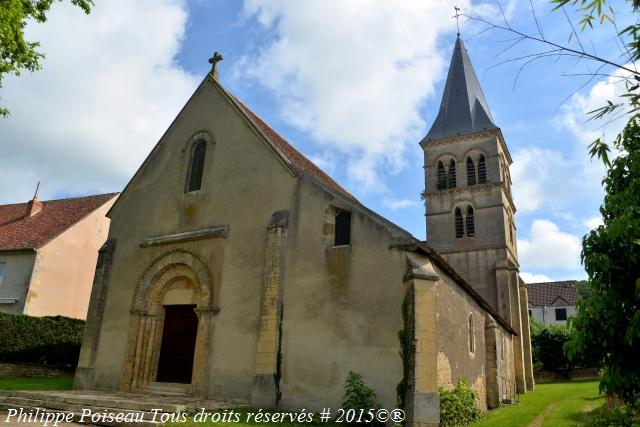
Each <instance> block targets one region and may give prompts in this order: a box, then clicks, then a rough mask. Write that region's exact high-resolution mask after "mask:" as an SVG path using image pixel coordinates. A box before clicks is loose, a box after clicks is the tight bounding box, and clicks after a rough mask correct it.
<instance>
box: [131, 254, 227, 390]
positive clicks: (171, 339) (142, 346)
mask: <svg viewBox="0 0 640 427" xmlns="http://www.w3.org/2000/svg"><path fill="white" fill-rule="evenodd" d="M212 297H213V283H212V280H211V275H210V274H209V271H208V269H207V267H206V265H205V264H204V262H203V261H202V260H201V259H200V258H199V257H197V256H196V255H195V254H193V253H191V252H188V251H184V250H175V251H171V252H167V253H165V254H164V255H162V256H161V257H159V258H157V259H156V260H155V261H154V262H153V263H152V264H151V265H150V266H149V268H148V269H147V271H146V272H145V273H144V274H143V276H142V278H141V279H140V281H139V282H138V284H137V285H136V289H135V292H134V297H133V302H132V306H131V322H130V325H129V340H128V346H129V350H128V353H127V361H126V364H125V369H124V372H123V383H122V384H123V385H122V388H123V389H124V390H126V391H138V392H144V391H150V390H153V388H154V386H155V385H156V384H157V383H158V382H159V383H163V382H165V383H166V382H172V383H183V384H189V386H187V390H188V391H187V392H188V393H189V394H192V395H195V396H201V397H207V394H208V382H209V372H210V364H211V360H210V359H211V354H212V348H211V345H212V337H213V326H214V315H215V314H216V313H217V312H218V310H217V308H216V307H214V306H213V304H212ZM185 334H186V335H188V336H186V337H185V336H184V335H185Z"/></svg>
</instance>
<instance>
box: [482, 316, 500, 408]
mask: <svg viewBox="0 0 640 427" xmlns="http://www.w3.org/2000/svg"><path fill="white" fill-rule="evenodd" d="M484 345H485V375H486V377H485V378H486V387H487V391H486V393H487V408H489V409H495V408H497V407H498V406H500V378H499V375H498V363H499V361H498V357H499V356H498V325H497V324H496V321H495V320H494V319H493V318H492V317H491V316H490V315H489V314H486V318H485V326H484Z"/></svg>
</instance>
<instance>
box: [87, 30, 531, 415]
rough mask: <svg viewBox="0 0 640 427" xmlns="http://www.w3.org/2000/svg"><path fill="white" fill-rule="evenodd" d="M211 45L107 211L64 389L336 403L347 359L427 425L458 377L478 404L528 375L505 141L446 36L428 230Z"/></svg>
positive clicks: (428, 169) (311, 406) (428, 165)
mask: <svg viewBox="0 0 640 427" xmlns="http://www.w3.org/2000/svg"><path fill="white" fill-rule="evenodd" d="M221 59H222V57H221V56H220V55H218V54H216V55H214V57H213V58H212V59H211V60H210V62H212V64H213V67H212V70H211V72H210V73H208V74H207V75H206V76H205V78H204V79H203V80H202V82H201V84H200V85H199V86H198V88H197V89H196V90H195V92H194V93H193V95H192V96H191V98H190V99H189V100H188V102H187V103H186V105H185V106H184V107H183V109H182V110H181V111H180V113H179V114H178V116H177V117H176V118H175V120H174V121H173V123H171V124H170V126H169V128H168V129H167V131H166V132H165V134H164V135H163V136H162V138H161V139H160V141H159V142H158V143H157V145H156V146H155V147H154V148H153V150H152V151H151V153H150V154H149V156H148V157H147V159H146V160H145V161H144V163H143V164H142V165H141V166H140V168H139V169H138V171H137V172H136V173H135V175H134V176H133V178H132V179H131V181H130V182H129V183H128V185H127V186H126V188H125V189H124V191H123V192H122V195H121V196H120V197H119V198H118V200H117V201H116V202H115V204H114V205H113V207H112V208H111V209H110V211H109V212H108V217H109V218H110V219H111V227H110V229H109V236H108V239H107V241H106V243H105V244H104V246H103V247H102V248H101V250H100V253H99V257H98V263H97V267H96V272H95V278H94V283H93V289H92V293H91V301H90V305H89V314H88V318H87V323H86V329H85V337H84V342H83V345H82V350H81V353H80V359H79V363H78V368H77V371H76V375H75V384H74V386H75V388H76V389H93V390H113V391H125V392H131V393H142V394H156V393H157V394H163V393H165V394H174V395H185V396H193V397H197V398H203V399H217V400H225V401H228V402H237V403H247V404H250V405H252V406H256V407H263V408H266V407H274V406H276V405H277V406H278V407H282V408H289V409H302V408H306V409H307V410H318V409H319V408H323V407H330V408H334V409H337V408H339V407H340V405H341V402H342V397H343V394H344V388H343V387H344V380H345V377H346V375H347V373H348V372H349V371H355V372H358V373H359V374H361V375H362V376H363V378H364V380H365V381H366V384H367V385H368V386H369V387H371V388H372V389H373V390H374V391H375V393H376V395H377V400H378V402H379V404H380V405H381V407H383V408H387V409H393V408H396V407H397V406H398V402H404V408H405V410H406V414H407V422H408V424H409V425H421V426H431V425H434V426H435V425H438V422H439V397H438V388H439V387H440V386H442V387H452V386H454V385H455V384H456V383H457V382H458V381H459V380H461V379H464V380H466V381H468V383H469V384H470V385H471V386H472V387H473V388H474V389H476V390H477V391H478V393H479V402H478V404H479V405H480V407H481V408H482V409H483V410H484V409H487V408H495V407H497V406H499V405H500V404H501V403H503V402H507V401H510V400H512V399H513V398H514V396H515V394H516V393H519V394H521V393H525V392H526V391H527V390H531V389H532V388H533V386H534V381H533V370H532V362H531V344H530V337H529V318H528V313H527V288H526V285H525V283H524V282H523V280H522V279H521V278H520V277H519V274H518V268H519V264H518V255H517V248H516V236H515V233H516V227H515V220H514V213H515V211H516V208H515V206H514V203H513V198H512V193H511V178H510V174H509V165H510V164H511V156H510V154H509V150H508V147H507V145H506V142H505V141H504V138H503V135H502V132H501V130H500V128H499V127H498V126H497V125H496V124H495V123H494V120H493V118H492V115H491V112H490V110H489V106H488V104H487V101H486V99H485V97H484V95H483V93H482V89H481V87H480V84H479V82H478V79H477V76H476V74H475V71H474V69H473V67H472V65H471V61H470V59H469V56H468V53H467V51H466V49H465V46H464V43H463V41H462V40H461V39H460V37H459V36H458V38H457V40H456V42H455V47H454V51H453V55H452V59H451V64H450V68H449V71H448V76H447V80H446V84H445V88H444V93H443V96H442V102H441V106H440V110H439V112H438V114H437V118H436V119H435V121H434V123H433V125H432V126H431V128H430V130H429V131H428V132H427V133H426V136H425V137H424V138H423V139H422V141H420V142H419V145H420V147H421V148H422V150H423V152H424V171H425V190H424V193H423V194H422V196H423V199H424V201H425V207H426V227H427V241H421V240H419V239H417V238H415V237H413V236H412V235H411V234H410V233H409V232H407V231H405V230H403V229H402V228H401V227H399V226H398V225H396V224H393V223H392V222H390V221H389V220H387V219H385V218H383V217H382V216H380V215H378V214H376V213H375V212H373V211H371V210H370V209H368V208H367V207H366V206H364V205H362V204H361V203H360V202H359V201H358V200H357V199H356V198H355V197H354V196H353V195H352V194H350V193H349V192H348V191H347V190H345V189H344V188H343V187H341V186H340V184H338V183H337V182H336V181H334V180H333V179H332V178H331V177H329V176H328V175H327V174H326V173H324V172H323V171H322V170H321V169H320V168H318V167H317V166H316V165H315V164H313V163H312V162H311V161H309V160H308V159H307V158H306V157H305V156H304V155H302V154H301V153H300V152H299V151H297V150H296V149H295V148H294V146H293V145H291V144H290V143H289V142H287V141H286V140H284V139H283V138H282V137H281V136H280V135H279V134H278V133H277V132H276V131H275V130H273V129H272V128H271V127H270V126H269V125H268V124H266V123H265V122H264V121H263V120H262V119H261V118H260V117H258V116H257V115H256V114H255V113H254V112H253V111H251V109H249V107H248V106H246V105H245V104H243V103H242V102H241V101H240V100H239V99H237V98H236V97H235V96H234V95H233V94H232V93H230V92H229V91H228V90H227V89H226V88H225V87H224V86H223V85H222V84H221V82H220V81H219V79H218V75H217V68H216V65H217V63H218V61H219V60H221ZM416 142H417V141H416ZM398 384H401V386H400V387H398Z"/></svg>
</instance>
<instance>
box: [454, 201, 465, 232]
mask: <svg viewBox="0 0 640 427" xmlns="http://www.w3.org/2000/svg"><path fill="white" fill-rule="evenodd" d="M455 222H456V237H457V238H459V237H462V236H464V222H463V220H462V211H461V210H460V208H456V211H455Z"/></svg>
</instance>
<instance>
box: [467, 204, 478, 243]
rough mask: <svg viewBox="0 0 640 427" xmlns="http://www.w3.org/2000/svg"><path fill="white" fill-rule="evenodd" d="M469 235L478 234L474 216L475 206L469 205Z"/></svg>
mask: <svg viewBox="0 0 640 427" xmlns="http://www.w3.org/2000/svg"><path fill="white" fill-rule="evenodd" d="M466 220H467V236H469V237H473V236H475V235H476V225H475V222H474V218H473V208H472V207H471V206H469V207H468V208H467V218H466Z"/></svg>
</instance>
